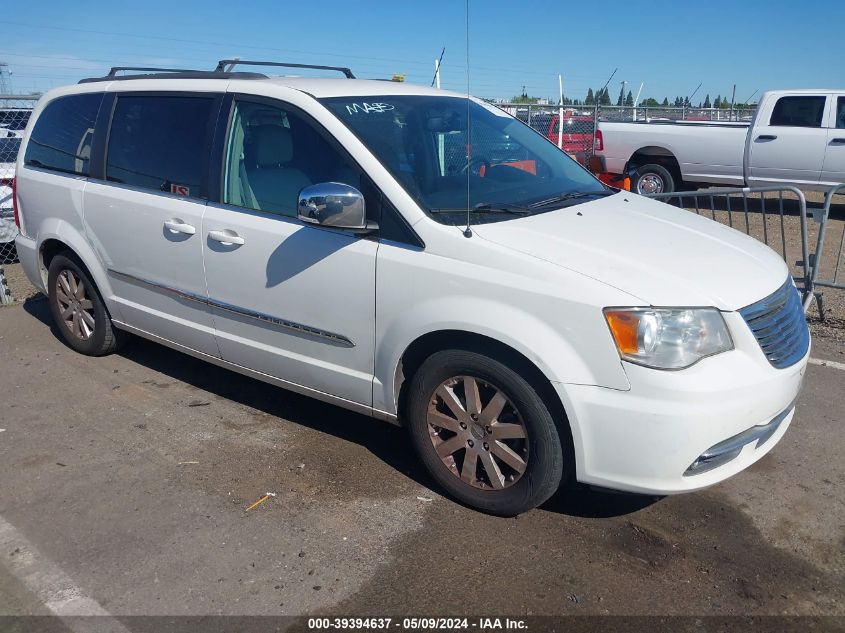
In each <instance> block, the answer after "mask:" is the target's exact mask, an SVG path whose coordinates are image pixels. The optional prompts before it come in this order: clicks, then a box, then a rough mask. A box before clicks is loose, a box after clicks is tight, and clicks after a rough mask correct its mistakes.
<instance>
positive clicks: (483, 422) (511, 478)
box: [405, 350, 564, 516]
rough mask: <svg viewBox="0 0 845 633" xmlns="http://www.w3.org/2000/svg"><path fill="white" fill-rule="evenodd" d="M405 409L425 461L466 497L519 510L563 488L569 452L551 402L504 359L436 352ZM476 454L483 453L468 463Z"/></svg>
mask: <svg viewBox="0 0 845 633" xmlns="http://www.w3.org/2000/svg"><path fill="white" fill-rule="evenodd" d="M468 380H469V381H470V382H467V381H468ZM473 384H474V385H475V386H476V388H475V389H473V387H472V385H473ZM473 392H474V393H477V394H478V396H479V397H478V398H475V397H474V396H472V395H471V394H472V393H473ZM497 394H498V395H497ZM444 395H445V397H448V398H449V399H450V400H451V402H452V406H448V405H447V403H446V399H445V398H444ZM468 395H470V400H471V402H470V404H469V405H468V404H467V396H468ZM502 400H506V404H504V405H501V402H502ZM473 402H478V406H473V405H472V403H473ZM455 405H457V408H458V409H459V410H458V412H457V413H456V412H455V408H453V407H455ZM500 405H501V407H500ZM467 409H469V410H467ZM473 409H475V411H476V413H473ZM477 412H480V413H477ZM405 413H406V416H407V423H408V430H409V432H410V435H411V440H412V442H413V444H414V447H415V448H416V450H417V454H418V455H419V456H420V459H421V460H422V462H423V464H424V465H425V467H426V468H427V470H428V471H429V473H430V474H431V476H432V477H433V478H434V479H435V481H436V482H437V483H438V484H440V485H441V486H442V487H443V488H444V489H445V490H446V492H447V493H448V494H449V495H450V496H451V497H453V498H454V499H456V500H457V501H459V502H461V503H464V504H466V505H468V506H471V507H473V508H476V509H478V510H481V511H482V512H487V513H490V514H495V515H501V516H513V515H516V514H519V513H521V512H525V511H527V510H530V509H532V508H535V507H537V506H538V505H540V504H542V503H543V502H544V501H546V500H547V499H548V498H549V497H551V496H552V495H553V494H554V493H555V491H557V489H558V487H559V486H560V483H561V480H562V478H563V473H564V451H563V449H562V444H561V441H560V438H559V436H558V432H557V427H556V425H555V421H554V419H553V417H552V415H551V413H550V412H549V408H548V407H547V406H546V404H545V402H544V401H543V399H542V398H541V397H540V396H539V395H538V394H537V392H536V391H535V390H534V388H533V387H532V386H531V384H530V383H529V382H527V381H526V380H525V379H524V378H523V377H522V376H520V375H519V374H518V373H516V372H515V371H513V370H512V369H510V368H509V367H507V366H506V365H504V364H502V363H500V362H499V361H497V360H493V359H491V358H488V357H486V356H482V355H481V354H477V353H475V352H469V351H464V350H445V351H441V352H437V353H435V354H433V355H432V356H430V357H429V358H428V359H426V360H425V362H423V364H422V365H421V366H420V368H419V369H418V370H417V372H416V373H415V374H414V376H413V378H412V379H411V384H410V387H409V392H408V398H407V402H406V410H405ZM473 416H474V417H473ZM435 423H436V424H435ZM520 434H521V435H520ZM435 446H437V448H435ZM503 446H504V448H503ZM505 448H506V449H509V452H508V450H505ZM438 451H440V452H441V454H438ZM473 452H474V454H475V455H476V456H477V457H476V458H475V459H474V460H473V462H467V458H468V457H469V456H471V455H473ZM501 456H504V457H505V459H502V457H501ZM491 462H492V464H493V465H492V466H490V464H491ZM520 462H521V464H520ZM467 464H470V465H471V466H474V468H467ZM510 464H514V466H515V467H511V465H510ZM488 469H489V470H490V471H491V472H492V473H493V475H492V476H491V475H490V474H488ZM520 469H521V472H520ZM497 470H498V472H496V471H497ZM473 475H474V476H473ZM465 479H466V480H465ZM469 481H472V483H469Z"/></svg>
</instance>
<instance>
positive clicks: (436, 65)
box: [431, 46, 446, 88]
mask: <svg viewBox="0 0 845 633" xmlns="http://www.w3.org/2000/svg"><path fill="white" fill-rule="evenodd" d="M445 53H446V47H445V46H444V47H443V50H442V51H440V59H438V60H435V62H434V77H432V79H431V85H432V86H433V85H434V82H437V87H438V88H439V87H440V82H439V81H437V80H438V79H440V64H442V63H443V55H444V54H445Z"/></svg>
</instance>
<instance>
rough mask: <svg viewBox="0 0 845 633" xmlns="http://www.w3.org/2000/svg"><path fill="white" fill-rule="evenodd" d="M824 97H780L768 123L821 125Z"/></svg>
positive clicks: (803, 125)
mask: <svg viewBox="0 0 845 633" xmlns="http://www.w3.org/2000/svg"><path fill="white" fill-rule="evenodd" d="M825 100H826V97H781V98H780V99H778V100H777V103H775V107H774V109H773V110H772V118H771V119H770V120H769V125H774V126H780V127H821V125H822V117H823V116H824V104H825Z"/></svg>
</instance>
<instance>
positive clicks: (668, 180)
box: [633, 163, 675, 195]
mask: <svg viewBox="0 0 845 633" xmlns="http://www.w3.org/2000/svg"><path fill="white" fill-rule="evenodd" d="M633 189H634V191H635V192H636V193H638V194H640V195H645V194H649V193H672V192H673V191H675V179H674V178H673V177H672V174H671V173H669V170H668V169H666V168H665V167H663V166H662V165H655V164H654V163H650V164H648V165H643V166H642V167H638V168H637V171H636V172H635V175H634V185H633Z"/></svg>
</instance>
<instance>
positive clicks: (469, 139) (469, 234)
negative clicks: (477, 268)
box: [464, 0, 472, 237]
mask: <svg viewBox="0 0 845 633" xmlns="http://www.w3.org/2000/svg"><path fill="white" fill-rule="evenodd" d="M466 18H467V152H466V154H467V228H466V229H464V237H472V229H471V228H470V208H469V201H470V197H469V182H470V176H471V174H470V163H471V161H472V125H470V116H471V114H470V105H471V104H472V102H471V101H470V99H469V0H466Z"/></svg>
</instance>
